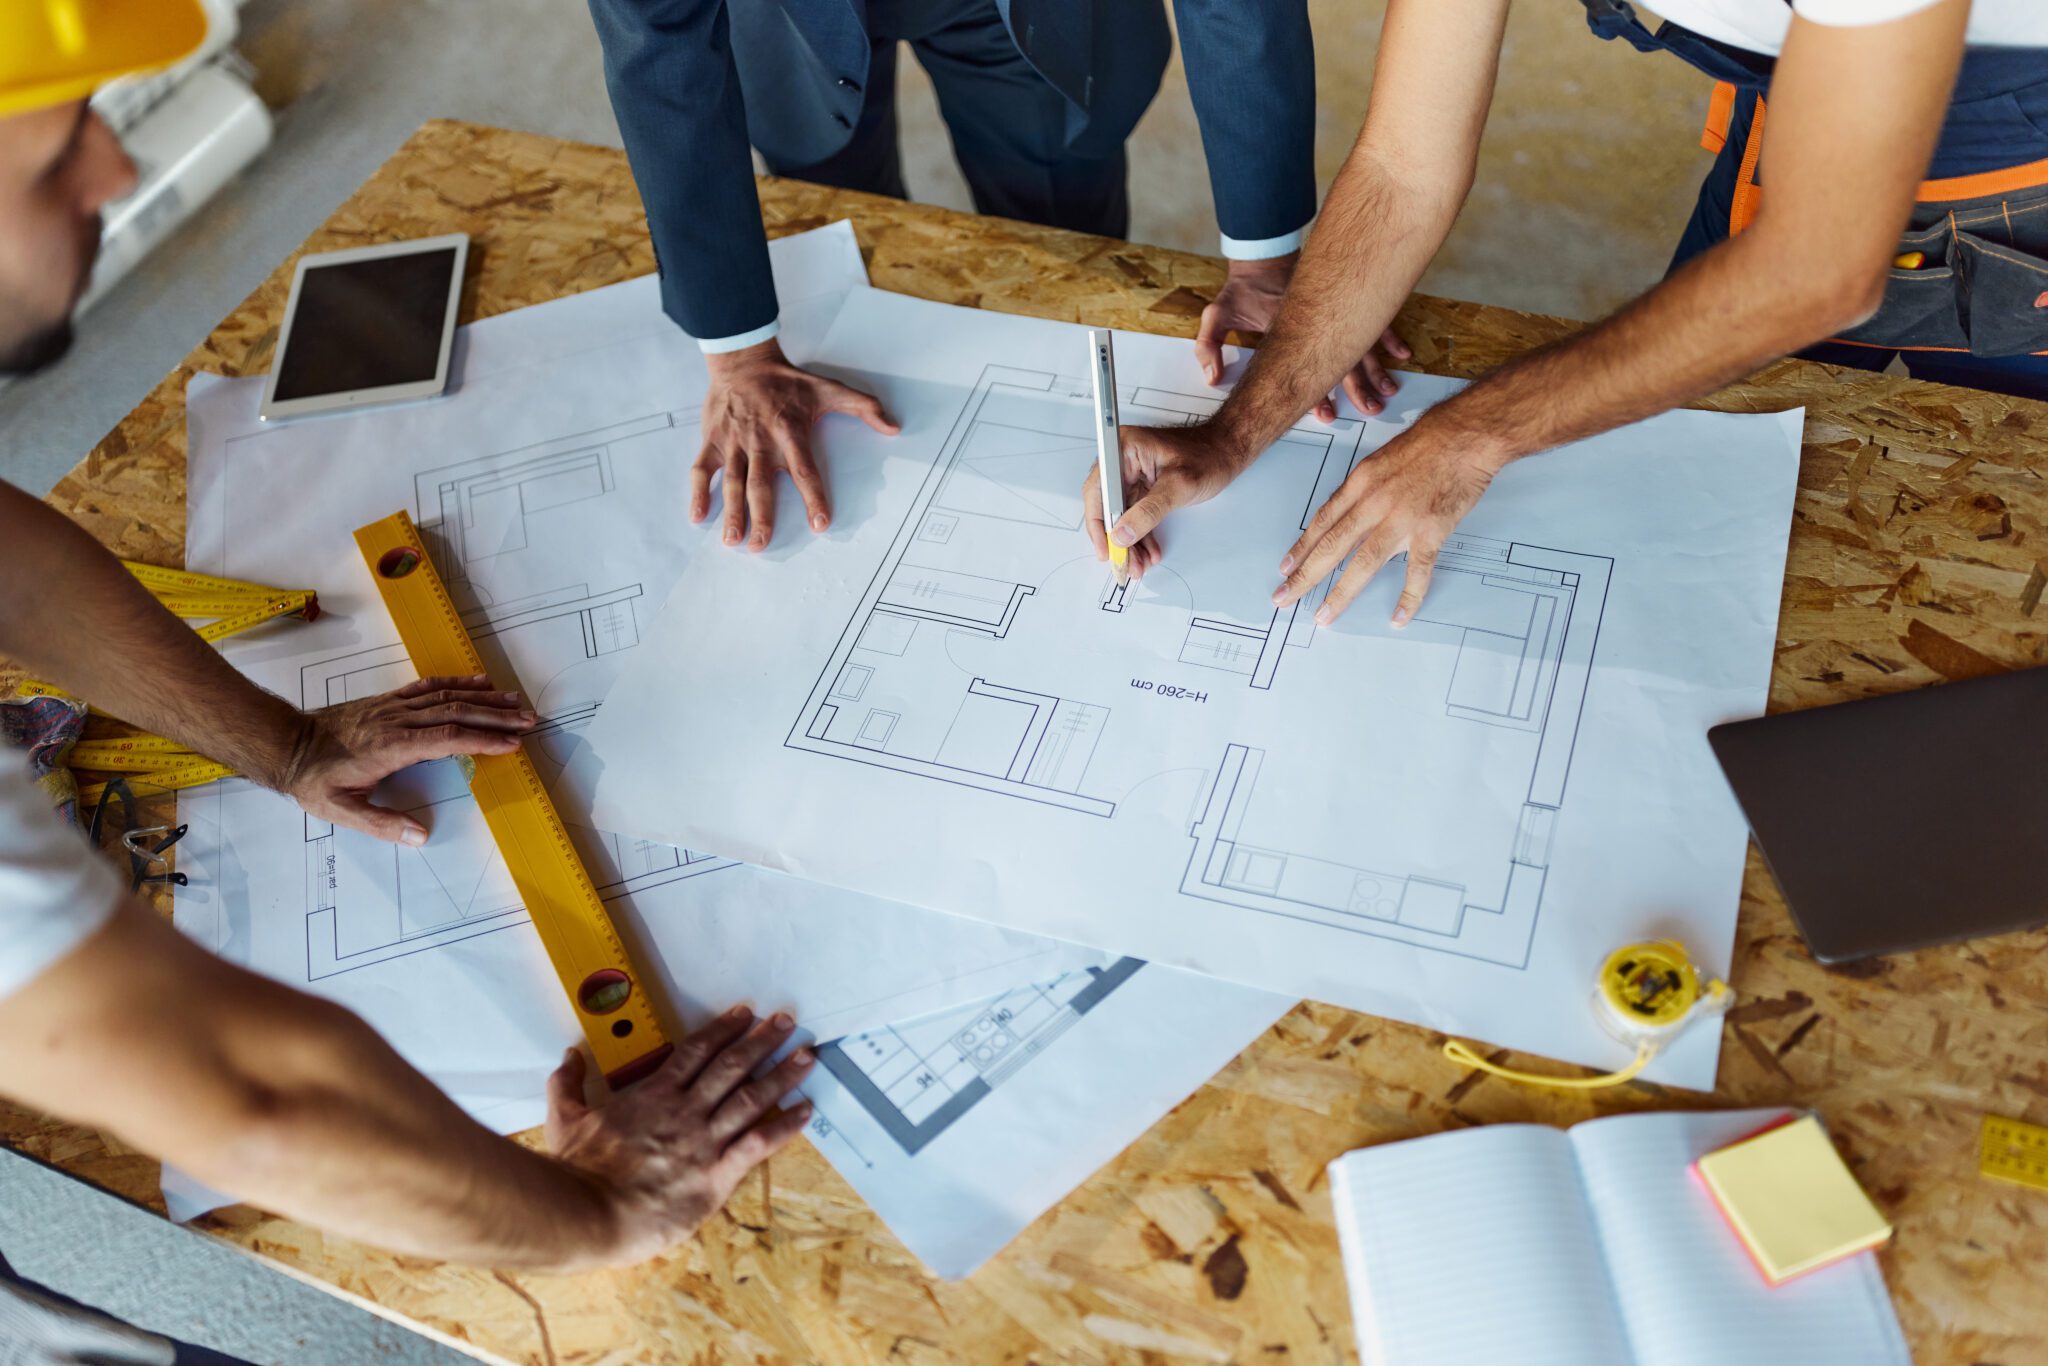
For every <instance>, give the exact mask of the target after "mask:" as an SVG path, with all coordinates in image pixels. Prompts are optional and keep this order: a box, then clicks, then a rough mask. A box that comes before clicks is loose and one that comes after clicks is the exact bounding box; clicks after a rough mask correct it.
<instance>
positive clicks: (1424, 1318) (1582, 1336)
mask: <svg viewBox="0 0 2048 1366" xmlns="http://www.w3.org/2000/svg"><path fill="white" fill-rule="evenodd" d="M1330 1194H1331V1197H1332V1199H1333V1200H1334V1201H1335V1203H1336V1210H1337V1235H1338V1238H1339V1240H1340V1241H1341V1242H1342V1244H1343V1248H1344V1271H1345V1276H1346V1279H1347V1280H1349V1282H1350V1285H1351V1312H1352V1315H1353V1317H1354V1319H1355V1320H1356V1322H1357V1326H1358V1354H1359V1356H1360V1357H1361V1358H1362V1359H1363V1362H1364V1366H1502V1363H1506V1362H1513V1363H1514V1364H1515V1366H1609V1364H1610V1363H1612V1364H1613V1366H1626V1364H1627V1363H1628V1362H1629V1361H1630V1357H1629V1350H1628V1343H1627V1337H1626V1334H1625V1332H1624V1330H1623V1328H1622V1325H1621V1319H1620V1315H1619V1313H1618V1312H1617V1310H1616V1307H1615V1304H1614V1292H1613V1290H1612V1288H1611V1286H1610V1285H1609V1283H1608V1279H1607V1271H1606V1268H1605V1266H1604V1264H1603V1262H1602V1259H1601V1253H1600V1246H1599V1243H1598V1241H1597V1237H1596V1235H1595V1233H1594V1228H1593V1219H1592V1214H1591V1212H1590V1210H1589V1209H1588V1207H1587V1204H1586V1196H1585V1192H1584V1191H1583V1190H1581V1188H1580V1186H1579V1177H1578V1172H1577V1167H1576V1163H1575V1161H1574V1158H1573V1154H1572V1147H1571V1143H1570V1141H1569V1140H1568V1139H1567V1138H1566V1137H1565V1135H1564V1134H1563V1133H1561V1132H1559V1131H1558V1130H1556V1129H1548V1128H1543V1127H1541V1126H1538V1125H1532V1124H1493V1125H1487V1126H1486V1127H1484V1128H1477V1129H1463V1130H1460V1131H1458V1132H1456V1133H1450V1134H1435V1135H1432V1136H1430V1137H1428V1138H1418V1139H1410V1140H1408V1141H1406V1142H1402V1143H1387V1144H1382V1145H1381V1146H1379V1147H1377V1148H1364V1149H1360V1150H1359V1151H1357V1152H1354V1153H1347V1154H1346V1155H1344V1156H1343V1157H1340V1158H1338V1159H1337V1160H1336V1161H1335V1162H1333V1163H1331V1164H1330Z"/></svg>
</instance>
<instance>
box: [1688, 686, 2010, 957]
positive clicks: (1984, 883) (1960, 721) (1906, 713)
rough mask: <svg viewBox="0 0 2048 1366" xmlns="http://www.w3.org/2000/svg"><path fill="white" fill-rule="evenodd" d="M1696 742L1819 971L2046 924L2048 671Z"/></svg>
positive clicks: (1854, 705)
mask: <svg viewBox="0 0 2048 1366" xmlns="http://www.w3.org/2000/svg"><path fill="white" fill-rule="evenodd" d="M1707 739H1708V740H1709V741H1710V742H1711V743H1712V744H1713V746H1714V754H1715V756H1716V757H1718V758H1719V759H1720V761H1721V768H1722V770H1723V771H1724V772H1725V773H1727V775H1728V781H1729V783H1730V784H1731V785H1732V786H1733V787H1734V788H1735V796H1736V800H1738V801H1740V802H1741V803H1742V811H1743V814H1744V815H1746V816H1747V817H1748V818H1749V825H1750V829H1751V830H1752V831H1753V832H1755V835H1756V842H1757V847H1758V848H1759V849H1761V850H1763V855H1764V861H1765V862H1766V863H1768V864H1769V865H1770V868H1771V873H1772V875H1773V876H1774V877H1776V878H1777V879H1778V886H1779V887H1780V888H1781V889H1783V891H1784V893H1785V900H1786V901H1787V902H1788V903H1789V904H1790V906H1791V908H1792V918H1793V919H1794V920H1796V921H1797V922H1798V923H1799V931H1800V933H1801V934H1803V935H1805V936H1806V942H1807V944H1808V945H1809V946H1810V947H1811V948H1812V949H1813V956H1814V957H1816V958H1818V959H1819V960H1820V961H1821V962H1823V963H1841V962H1847V961H1849V960H1851V959H1856V958H1867V957H1869V956H1870V955H1871V954H1877V953H1895V952H1898V951H1901V950H1904V949H1916V948H1920V947H1923V946H1925V945H1928V944H1943V943H1948V942H1950V941H1953V940H1957V939H1975V938H1980V937H1982V936H1984V935H1989V934H2003V933H2005V932H2007V931H2010V930H2020V929H2027V928H2030V927H2032V926H2035V925H2040V924H2043V923H2048V669H2027V670H2022V671H2021V672H2018V673H2010V674H2000V675H1998V676H1996V677H1993V678H1978V679H1972V680H1970V681H1969V682H1966V683H1949V684H1945V685H1943V686H1941V687H1935V688H1923V689H1920V690H1918V691H1915V692H1906V693H1899V694H1896V695H1894V696H1891V697H1874V698H1869V699H1867V700H1864V701H1860V702H1845V703H1842V704H1841V705H1839V706H1832V707H1816V708H1814V709H1812V710H1810V711H1797V712H1787V713H1785V714H1783V715H1781V716H1766V717H1760V718H1758V719H1757V720H1754V721H1734V722H1730V723H1729V724H1727V725H1723V726H1716V727H1714V729H1712V730H1711V731H1709V732H1708V733H1707Z"/></svg>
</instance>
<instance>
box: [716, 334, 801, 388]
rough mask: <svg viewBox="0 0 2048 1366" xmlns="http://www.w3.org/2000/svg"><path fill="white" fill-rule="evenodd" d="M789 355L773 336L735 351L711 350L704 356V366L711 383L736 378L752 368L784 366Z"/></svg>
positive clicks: (787, 362)
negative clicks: (708, 373) (709, 373)
mask: <svg viewBox="0 0 2048 1366" xmlns="http://www.w3.org/2000/svg"><path fill="white" fill-rule="evenodd" d="M788 364H789V357H787V356H785V355H783V354H782V343H781V341H779V340H778V339H776V338H774V337H770V338H769V339H768V340H767V341H762V342H755V343H754V344H753V345H752V346H743V347H741V348H740V349H739V350H737V351H713V352H709V353H707V354H706V355H705V357H704V368H705V369H707V370H709V371H710V372H711V379H712V382H713V383H719V382H722V381H726V380H730V379H733V378H736V377H738V376H740V375H743V374H746V373H747V372H749V371H752V370H760V369H764V368H773V367H777V366H786V365H788Z"/></svg>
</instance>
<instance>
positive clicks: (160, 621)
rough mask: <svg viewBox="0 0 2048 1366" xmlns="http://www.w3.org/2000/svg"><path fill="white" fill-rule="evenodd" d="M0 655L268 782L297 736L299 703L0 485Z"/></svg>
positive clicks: (67, 528) (64, 521)
mask: <svg viewBox="0 0 2048 1366" xmlns="http://www.w3.org/2000/svg"><path fill="white" fill-rule="evenodd" d="M0 545H4V546H6V548H7V549H6V560H5V563H6V566H7V569H8V571H9V578H10V580H11V582H10V585H9V591H8V592H7V593H6V594H5V595H0V655H5V656H6V657H8V658H10V659H13V660H14V661H16V662H17V663H19V664H21V665H22V666H23V667H25V668H27V669H28V670H29V671H30V672H31V673H33V674H34V675H35V676H36V677H38V678H42V679H45V680H47V681H49V682H51V683H54V684H56V685H57V686H58V687H60V688H63V689H65V690H66V691H67V692H73V693H77V694H78V695H79V696H81V697H84V698H86V699H87V700H88V701H90V702H92V704H93V705H94V706H97V707H99V708H101V709H102V710H104V711H106V712H108V713H110V714H112V715H114V716H118V717H120V718H121V719H122V720H124V721H128V722H131V723H133V724H135V725H138V726H141V727H143V728H144V729H146V730H150V731H153V732H155V733H157V734H159V735H165V736H168V737H170V738H171V739H173V740H177V741H179V742H180V743H182V744H185V745H189V746H190V747H191V748H193V749H195V750H198V751H199V752H201V753H203V754H205V755H206V756H207V757H209V758H212V759H218V760H220V761H221V762H222V763H225V764H230V765H232V766H233V767H234V768H235V769H236V770H238V771H239V772H241V773H243V774H245V775H247V776H248V777H250V778H252V779H254V780H255V781H257V782H259V783H263V784H264V785H266V786H269V787H281V786H283V785H284V784H285V782H286V780H287V778H288V776H289V774H290V772H291V768H292V764H293V760H294V755H295V751H296V749H297V746H298V745H299V744H300V743H301V742H302V740H303V738H304V736H305V725H304V718H303V716H302V715H301V713H300V712H299V710H298V709H297V708H296V707H294V706H292V705H291V704H290V703H288V702H286V701H285V700H284V699H282V698H280V697H276V696H273V695H272V694H270V693H267V692H265V691H263V689H261V688H259V687H257V686H256V685H255V684H253V683H251V682H250V681H249V680H248V679H246V678H244V677H242V675H240V674H239V673H237V672H236V671H235V670H234V668H233V667H232V666H230V665H229V664H228V663H227V661H226V660H224V659H222V658H221V657H220V655H219V654H218V653H217V652H216V651H215V650H214V649H213V648H212V647H211V646H210V645H208V644H207V643H206V642H205V641H202V640H200V639H199V637H198V636H197V635H196V634H195V633H194V632H193V631H192V629H191V628H190V627H189V626H187V625H185V623H183V622H181V621H179V620H178V618H176V617H174V616H172V615H171V614H170V613H169V612H168V611H166V610H164V608H163V606H162V605H161V604H160V603H158V602H157V601H156V600H155V599H154V598H152V597H151V596H150V595H149V593H148V592H147V591H146V590H145V589H144V588H143V587H142V585H141V584H139V583H137V582H136V581H135V579H134V577H133V576H132V575H130V574H129V573H128V572H127V570H125V569H123V568H122V567H121V564H120V562H119V561H118V560H116V559H115V558H114V556H113V555H111V554H109V553H108V552H107V551H106V550H105V549H104V548H103V547H102V546H100V545H99V543H98V542H96V541H94V540H93V539H92V537H90V536H88V535H87V534H86V533H85V532H84V531H83V530H82V529H80V528H79V527H78V526H76V525H74V524H73V523H72V522H71V521H70V520H69V519H68V518H66V517H64V516H63V515H62V514H60V513H58V512H56V511H55V510H54V509H52V508H49V507H46V506H44V505H43V504H42V503H40V502H38V501H36V500H35V499H34V498H31V497H29V495H27V494H26V493H23V492H22V491H21V490H20V489H17V488H14V487H12V486H9V485H5V484H0Z"/></svg>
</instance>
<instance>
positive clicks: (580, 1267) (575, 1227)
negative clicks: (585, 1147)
mask: <svg viewBox="0 0 2048 1366" xmlns="http://www.w3.org/2000/svg"><path fill="white" fill-rule="evenodd" d="M544 1160H545V1161H546V1162H547V1163H548V1165H549V1166H550V1167H552V1168H553V1169H554V1173H555V1178H554V1179H555V1184H557V1185H558V1186H559V1190H557V1191H555V1192H553V1194H552V1198H551V1199H550V1201H549V1204H550V1205H551V1206H553V1208H551V1209H550V1210H549V1211H548V1212H547V1216H546V1217H547V1221H548V1226H549V1227H550V1228H551V1229H552V1230H553V1231H554V1233H555V1234H556V1236H557V1237H558V1238H559V1240H560V1241H559V1244H558V1245H557V1246H555V1247H553V1248H550V1249H549V1260H550V1261H551V1262H552V1263H553V1267H552V1269H554V1270H557V1271H563V1272H576V1271H592V1270H597V1269H599V1268H602V1267H609V1266H621V1265H624V1264H625V1263H626V1262H628V1261H631V1260H634V1257H633V1252H634V1249H632V1248H631V1247H630V1246H629V1244H630V1242H631V1241H632V1239H631V1235H630V1233H629V1231H628V1221H627V1219H626V1218H625V1217H624V1214H623V1211H622V1208H621V1205H620V1201H619V1198H618V1194H617V1192H616V1191H615V1190H614V1189H613V1187H612V1185H611V1183H610V1182H608V1181H606V1180H605V1179H604V1178H603V1177H601V1176H599V1175H597V1174H596V1173H595V1172H588V1171H584V1170H583V1169H582V1168H580V1167H576V1166H572V1165H571V1164H569V1163H567V1162H564V1161H562V1160H561V1159H560V1158H557V1157H550V1158H546V1159H544Z"/></svg>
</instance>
